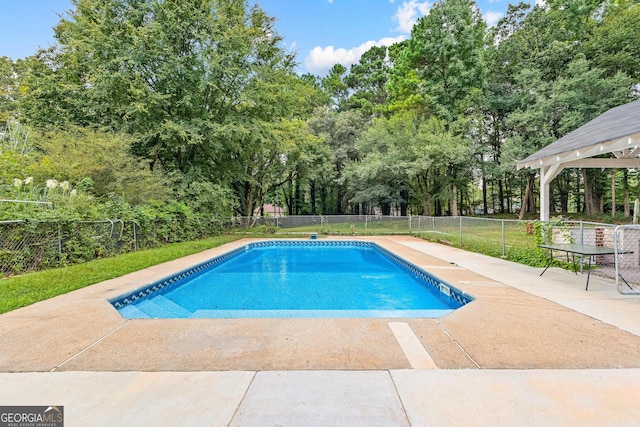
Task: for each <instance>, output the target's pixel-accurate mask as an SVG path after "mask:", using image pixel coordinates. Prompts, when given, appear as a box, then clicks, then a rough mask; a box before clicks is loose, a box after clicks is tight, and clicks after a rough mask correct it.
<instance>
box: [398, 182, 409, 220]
mask: <svg viewBox="0 0 640 427" xmlns="http://www.w3.org/2000/svg"><path fill="white" fill-rule="evenodd" d="M400 197H402V202H400V216H407V208H408V207H409V191H408V190H407V189H406V188H403V189H402V190H400Z"/></svg>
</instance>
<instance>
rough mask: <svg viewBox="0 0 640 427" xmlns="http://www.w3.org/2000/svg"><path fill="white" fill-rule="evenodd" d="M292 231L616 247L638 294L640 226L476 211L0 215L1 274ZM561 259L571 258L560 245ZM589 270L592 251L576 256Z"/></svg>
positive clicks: (601, 271) (518, 248) (532, 255)
mask: <svg viewBox="0 0 640 427" xmlns="http://www.w3.org/2000/svg"><path fill="white" fill-rule="evenodd" d="M222 230H226V231H230V232H252V233H253V232H262V233H265V234H270V233H287V234H301V235H305V234H307V235H308V234H310V233H318V234H334V235H385V234H414V235H419V236H421V237H424V238H427V239H429V240H432V241H437V242H440V243H443V244H447V245H452V246H456V247H460V248H462V249H465V250H469V251H473V252H479V253H483V254H486V255H490V256H494V257H501V258H505V259H509V260H512V261H516V262H522V263H525V264H530V265H544V264H545V263H546V261H548V253H547V251H545V250H543V249H541V248H539V247H538V244H540V243H548V244H562V243H576V244H583V245H592V246H604V247H610V248H614V247H615V248H616V250H617V253H616V255H615V256H614V255H603V256H597V257H595V258H594V259H593V264H592V267H591V268H592V270H591V274H596V275H600V276H603V277H608V278H611V279H614V280H616V281H617V282H618V289H619V290H620V292H621V293H627V294H631V293H633V294H635V293H640V227H639V226H618V227H616V226H615V225H611V224H600V223H592V222H584V221H567V220H563V221H556V222H547V223H542V222H540V221H518V220H500V219H489V218H475V217H425V216H410V217H409V216H407V217H401V216H378V215H301V216H284V217H257V216H256V217H233V218H225V219H223V220H212V219H207V220H204V219H202V218H192V219H189V220H187V219H182V220H180V219H173V220H167V219H164V220H159V219H156V220H147V221H143V222H136V221H122V220H106V221H76V222H64V223H63V222H55V223H47V222H33V221H0V275H5V276H6V275H12V274H20V273H24V272H28V271H36V270H42V269H45V268H51V267H58V266H63V265H67V264H72V263H79V262H84V261H88V260H91V259H96V258H101V257H105V256H111V255H115V254H118V253H123V252H129V251H135V250H137V249H139V248H149V247H155V246H159V245H162V244H165V243H171V242H179V241H186V240H194V239H198V238H203V237H207V236H211V235H214V234H218V233H219V232H220V231H222ZM553 255H554V258H555V259H556V261H557V262H559V263H567V264H571V265H573V259H570V256H568V255H566V254H564V255H563V254H562V253H561V252H554V254H553ZM576 259H577V262H576V266H577V268H578V269H579V270H580V271H584V270H585V269H586V268H587V266H588V258H584V259H583V258H580V257H579V256H576Z"/></svg>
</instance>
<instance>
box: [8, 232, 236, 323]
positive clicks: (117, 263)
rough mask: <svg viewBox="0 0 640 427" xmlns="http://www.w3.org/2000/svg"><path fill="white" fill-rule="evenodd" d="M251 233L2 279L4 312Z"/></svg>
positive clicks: (168, 246) (191, 242) (154, 249)
mask: <svg viewBox="0 0 640 427" xmlns="http://www.w3.org/2000/svg"><path fill="white" fill-rule="evenodd" d="M244 237H248V236H246V235H220V236H215V237H210V238H207V239H202V240H196V241H189V242H181V243H172V244H168V245H165V246H161V247H158V248H153V249H145V250H140V251H137V252H129V253H126V254H122V255H117V256H114V257H110V258H102V259H97V260H94V261H89V262H86V263H83V264H76V265H71V266H68V267H62V268H55V269H51V270H44V271H38V272H33V273H28V274H24V275H20V276H13V277H8V278H4V279H0V314H2V313H7V312H9V311H12V310H15V309H17V308H20V307H25V306H28V305H31V304H34V303H36V302H40V301H44V300H46V299H49V298H53V297H55V296H58V295H62V294H66V293H68V292H71V291H75V290H77V289H81V288H84V287H86V286H90V285H94V284H96V283H100V282H103V281H105V280H109V279H113V278H115V277H120V276H123V275H125V274H128V273H132V272H134V271H138V270H141V269H144V268H147V267H151V266H154V265H157V264H161V263H163V262H167V261H172V260H174V259H178V258H181V257H184V256H187V255H192V254H195V253H198V252H202V251H204V250H206V249H210V248H215V247H217V246H221V245H223V244H225V243H229V242H233V241H235V240H239V239H242V238H244Z"/></svg>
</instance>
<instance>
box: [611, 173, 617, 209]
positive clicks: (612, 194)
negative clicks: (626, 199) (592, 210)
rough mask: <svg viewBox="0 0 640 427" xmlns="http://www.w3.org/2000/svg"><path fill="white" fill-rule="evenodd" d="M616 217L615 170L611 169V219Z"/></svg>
mask: <svg viewBox="0 0 640 427" xmlns="http://www.w3.org/2000/svg"><path fill="white" fill-rule="evenodd" d="M615 217H616V170H615V169H611V219H613V218H615Z"/></svg>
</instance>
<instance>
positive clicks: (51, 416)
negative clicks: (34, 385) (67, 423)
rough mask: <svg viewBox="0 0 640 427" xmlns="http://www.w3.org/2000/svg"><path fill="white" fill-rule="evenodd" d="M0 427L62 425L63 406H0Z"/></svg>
mask: <svg viewBox="0 0 640 427" xmlns="http://www.w3.org/2000/svg"><path fill="white" fill-rule="evenodd" d="M0 427H64V406H0Z"/></svg>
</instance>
